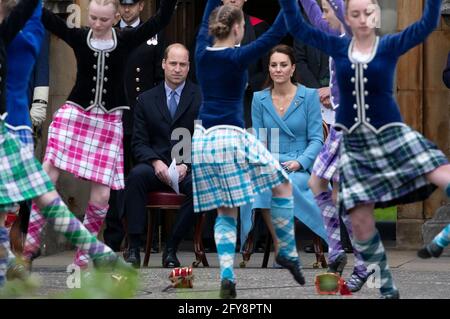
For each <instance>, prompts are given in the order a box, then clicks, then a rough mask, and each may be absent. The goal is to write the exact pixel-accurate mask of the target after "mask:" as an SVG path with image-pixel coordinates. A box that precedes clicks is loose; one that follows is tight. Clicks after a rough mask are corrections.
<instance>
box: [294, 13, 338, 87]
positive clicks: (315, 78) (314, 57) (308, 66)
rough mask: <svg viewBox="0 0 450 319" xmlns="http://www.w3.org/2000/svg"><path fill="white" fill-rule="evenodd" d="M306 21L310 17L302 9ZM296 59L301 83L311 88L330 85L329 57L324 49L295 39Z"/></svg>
mask: <svg viewBox="0 0 450 319" xmlns="http://www.w3.org/2000/svg"><path fill="white" fill-rule="evenodd" d="M302 14H303V17H304V18H305V20H306V21H309V20H308V17H307V16H306V14H305V13H304V11H303V10H302ZM294 54H295V60H296V72H295V73H296V78H297V81H298V82H299V83H300V84H303V85H304V86H306V87H309V88H316V89H318V88H321V87H324V86H328V85H329V81H330V70H329V58H328V56H327V55H326V54H324V53H323V52H322V51H320V50H318V49H316V48H313V47H311V46H308V45H306V44H304V43H303V42H301V41H299V40H294Z"/></svg>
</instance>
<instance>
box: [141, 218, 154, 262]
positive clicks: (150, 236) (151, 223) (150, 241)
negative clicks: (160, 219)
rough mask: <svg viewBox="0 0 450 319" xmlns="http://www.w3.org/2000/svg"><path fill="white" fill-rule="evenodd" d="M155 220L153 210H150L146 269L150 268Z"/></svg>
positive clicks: (145, 260)
mask: <svg viewBox="0 0 450 319" xmlns="http://www.w3.org/2000/svg"><path fill="white" fill-rule="evenodd" d="M153 219H154V214H153V210H152V209H149V210H148V216H147V242H146V245H145V257H144V264H143V266H144V267H148V261H149V260H150V253H151V250H152V244H153V227H152V226H153Z"/></svg>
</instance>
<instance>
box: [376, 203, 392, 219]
mask: <svg viewBox="0 0 450 319" xmlns="http://www.w3.org/2000/svg"><path fill="white" fill-rule="evenodd" d="M375 220H376V221H392V222H395V221H397V207H395V206H394V207H388V208H378V209H375Z"/></svg>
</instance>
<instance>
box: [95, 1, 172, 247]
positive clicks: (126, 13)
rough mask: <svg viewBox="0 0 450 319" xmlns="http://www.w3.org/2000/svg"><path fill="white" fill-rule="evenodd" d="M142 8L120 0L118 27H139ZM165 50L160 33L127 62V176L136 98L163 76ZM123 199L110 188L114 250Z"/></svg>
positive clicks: (107, 235) (109, 239) (108, 238)
mask: <svg viewBox="0 0 450 319" xmlns="http://www.w3.org/2000/svg"><path fill="white" fill-rule="evenodd" d="M143 9H144V1H143V0H120V6H119V11H120V15H121V20H120V22H119V23H118V24H117V26H116V27H118V28H120V29H121V30H124V29H128V28H136V27H138V26H139V25H141V24H142V21H141V20H140V18H139V15H140V13H141V12H142V10H143ZM163 52H164V43H163V41H162V35H161V33H160V34H158V35H156V36H154V37H153V38H151V39H149V40H148V41H147V42H145V43H143V44H141V45H140V46H139V47H137V48H136V49H134V50H133V51H132V52H131V53H130V55H129V57H128V60H127V62H126V63H127V67H126V70H125V78H124V85H125V88H126V94H127V99H128V105H129V106H130V110H127V111H124V113H123V129H124V138H123V147H124V161H125V163H124V164H125V176H127V175H128V173H129V172H130V170H131V167H132V152H131V134H132V132H133V112H134V106H135V104H136V98H137V96H138V95H139V94H141V93H142V92H144V91H147V90H149V89H151V88H153V87H155V85H157V84H158V83H159V82H161V81H162V80H163V79H164V74H163V71H162V69H161V61H162V56H163ZM123 201H124V192H123V191H112V192H111V197H110V202H109V207H110V208H109V210H108V213H107V215H106V220H105V224H106V228H105V231H104V233H103V237H104V239H105V243H106V244H107V245H108V246H110V247H111V248H112V249H113V250H115V251H119V250H120V244H121V243H122V240H123V238H124V235H125V232H124V229H123V226H122V221H121V220H120V218H119V216H121V215H122V210H123Z"/></svg>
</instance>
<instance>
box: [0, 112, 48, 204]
mask: <svg viewBox="0 0 450 319" xmlns="http://www.w3.org/2000/svg"><path fill="white" fill-rule="evenodd" d="M52 190H54V186H53V184H52V182H51V180H50V178H49V177H48V175H47V174H46V173H45V172H44V170H43V169H42V166H41V164H40V163H39V162H38V161H37V160H36V159H35V158H34V154H33V152H32V151H30V149H29V148H27V147H24V146H23V145H22V144H21V142H20V141H19V139H18V137H16V136H14V135H13V134H10V133H8V131H7V129H6V127H5V123H4V122H3V121H1V120H0V210H4V209H6V208H5V206H12V204H14V203H17V202H21V201H24V200H28V199H32V198H35V197H37V196H40V195H43V194H45V193H48V192H49V191H52ZM2 206H3V208H1V207H2Z"/></svg>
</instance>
